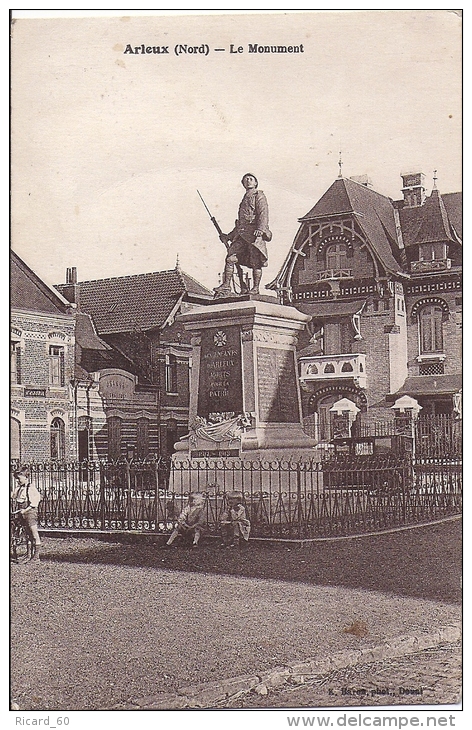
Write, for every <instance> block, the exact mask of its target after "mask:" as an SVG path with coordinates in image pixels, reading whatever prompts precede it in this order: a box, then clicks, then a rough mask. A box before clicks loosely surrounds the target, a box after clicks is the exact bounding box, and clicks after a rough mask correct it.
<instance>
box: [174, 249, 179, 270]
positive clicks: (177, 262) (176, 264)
mask: <svg viewBox="0 0 472 730" xmlns="http://www.w3.org/2000/svg"><path fill="white" fill-rule="evenodd" d="M175 268H176V270H177V271H180V262H179V253H178V252H177V258H176V260H175Z"/></svg>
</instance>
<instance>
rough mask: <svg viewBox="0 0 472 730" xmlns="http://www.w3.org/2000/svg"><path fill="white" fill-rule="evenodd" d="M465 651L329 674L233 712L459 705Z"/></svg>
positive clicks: (455, 648) (449, 649)
mask: <svg viewBox="0 0 472 730" xmlns="http://www.w3.org/2000/svg"><path fill="white" fill-rule="evenodd" d="M461 662H462V659H461V645H460V644H459V643H457V644H443V645H442V646H439V647H436V648H434V649H428V650H425V651H422V652H418V653H417V654H410V655H408V656H404V657H401V658H399V659H390V660H385V661H382V662H375V663H372V664H364V665H360V666H356V667H349V668H347V669H343V670H338V671H335V672H331V673H330V674H327V675H325V676H323V677H317V678H316V679H315V680H312V681H310V680H308V681H307V683H306V684H303V685H297V686H294V687H291V688H286V687H285V688H284V689H281V690H278V691H277V690H272V691H270V692H269V694H268V695H265V696H257V695H255V694H251V695H248V696H246V697H242V698H239V699H238V700H234V701H233V702H231V703H229V704H228V705H227V706H228V707H232V708H247V709H250V708H256V707H260V708H276V707H305V708H306V707H326V708H329V707H369V706H379V705H439V704H455V703H458V702H460V701H461Z"/></svg>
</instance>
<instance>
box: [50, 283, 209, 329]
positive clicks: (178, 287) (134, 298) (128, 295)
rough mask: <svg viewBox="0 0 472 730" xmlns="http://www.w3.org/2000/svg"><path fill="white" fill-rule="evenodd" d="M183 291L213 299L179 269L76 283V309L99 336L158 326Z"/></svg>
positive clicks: (59, 286)
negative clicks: (92, 325)
mask: <svg viewBox="0 0 472 730" xmlns="http://www.w3.org/2000/svg"><path fill="white" fill-rule="evenodd" d="M57 288H58V289H59V291H61V289H63V288H64V285H58V287H57ZM184 294H188V295H190V296H195V297H203V298H213V292H210V291H209V290H208V289H206V288H205V287H204V286H202V285H201V284H199V283H198V282H197V281H196V280H195V279H193V278H192V277H191V276H188V274H185V273H184V272H182V271H180V270H179V269H172V270H171V271H156V272H153V273H149V274H136V275H132V276H118V277H115V278H110V279H97V280H95V281H82V282H80V283H79V296H80V309H81V311H82V312H86V313H87V314H90V315H91V317H92V319H93V321H94V324H95V326H96V328H97V331H98V332H99V333H100V335H107V334H114V333H118V332H132V331H135V330H150V329H155V328H158V327H161V326H162V325H163V324H164V323H165V321H166V320H167V318H168V317H169V315H170V314H171V312H172V310H173V309H174V307H175V306H176V304H177V303H178V301H179V300H180V299H181V297H182V296H183V295H184Z"/></svg>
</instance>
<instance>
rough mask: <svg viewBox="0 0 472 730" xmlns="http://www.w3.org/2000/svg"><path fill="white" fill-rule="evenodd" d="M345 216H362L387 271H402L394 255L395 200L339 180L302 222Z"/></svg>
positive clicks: (396, 248)
mask: <svg viewBox="0 0 472 730" xmlns="http://www.w3.org/2000/svg"><path fill="white" fill-rule="evenodd" d="M343 213H358V214H359V217H358V223H359V225H360V226H361V228H362V229H363V230H364V233H365V234H366V236H367V238H368V239H369V241H370V242H371V244H372V245H373V246H375V250H376V253H377V254H378V256H379V258H380V261H381V262H382V264H383V265H384V266H385V268H386V269H387V271H390V272H397V271H399V270H400V265H399V264H398V262H397V261H396V259H395V256H394V255H393V253H392V249H393V250H394V251H395V252H397V251H398V243H397V235H396V228H395V218H394V212H393V203H392V200H391V199H390V198H387V197H385V195H381V194H380V193H377V192H376V191H375V190H372V189H370V188H368V187H367V186H366V185H362V184H361V183H358V182H355V181H354V180H349V179H347V178H338V179H337V180H335V181H334V183H333V184H332V185H331V187H329V188H328V190H327V191H326V192H325V194H324V195H323V196H322V197H321V198H320V199H319V201H318V202H317V203H316V205H315V206H314V207H313V208H312V209H311V210H310V211H309V212H308V213H307V214H306V215H304V216H303V218H300V222H304V221H311V220H314V219H317V218H322V217H325V216H333V215H340V214H343Z"/></svg>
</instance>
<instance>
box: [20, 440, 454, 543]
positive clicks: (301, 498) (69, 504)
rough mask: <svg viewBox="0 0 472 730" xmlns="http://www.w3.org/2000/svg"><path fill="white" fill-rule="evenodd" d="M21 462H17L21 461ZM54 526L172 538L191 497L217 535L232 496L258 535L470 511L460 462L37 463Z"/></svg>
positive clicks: (385, 458) (349, 529) (373, 527)
mask: <svg viewBox="0 0 472 730" xmlns="http://www.w3.org/2000/svg"><path fill="white" fill-rule="evenodd" d="M13 466H15V465H13ZM28 466H29V468H30V472H31V481H32V482H33V483H34V484H35V485H36V486H37V487H38V489H39V491H40V492H41V494H42V500H41V502H40V507H39V520H40V527H42V528H44V529H48V530H74V531H81V530H100V531H109V532H114V531H130V532H140V533H151V534H163V535H164V534H168V533H169V532H171V531H172V529H173V528H174V526H175V524H176V520H177V518H178V516H179V514H180V512H181V510H182V508H183V507H184V506H185V505H186V504H187V501H188V494H189V492H191V491H192V492H195V491H200V492H203V493H204V494H205V497H206V501H205V504H206V513H207V523H208V532H209V534H217V532H218V530H219V523H220V519H221V515H222V512H223V511H224V510H225V509H226V506H227V495H228V493H229V492H231V491H234V490H237V491H240V492H242V493H243V499H244V503H245V506H246V512H247V516H248V517H249V519H250V521H251V535H252V536H254V537H267V538H279V539H280V538H286V539H309V538H315V537H335V536H343V535H351V534H361V533H365V532H370V531H377V530H384V529H389V528H392V527H399V526H404V525H410V524H415V523H423V522H429V521H434V520H436V519H439V518H441V517H444V516H448V515H455V514H460V513H461V510H462V461H461V460H460V459H455V460H454V459H451V458H448V459H441V458H433V457H431V458H422V459H421V460H415V461H414V460H412V458H411V457H410V456H409V455H408V454H406V455H404V456H402V457H399V456H398V455H396V454H394V453H387V454H382V455H369V456H352V455H345V454H337V455H329V456H327V457H326V458H324V459H322V460H321V461H315V460H313V461H309V462H301V461H297V462H290V461H283V460H278V461H270V462H264V461H243V460H238V459H231V460H224V459H209V458H205V459H196V460H188V461H182V462H178V461H177V462H175V463H172V462H169V461H168V460H165V459H157V460H153V461H142V462H138V461H129V462H128V461H126V460H120V461H118V462H114V463H111V462H84V463H60V462H48V463H31V464H29V465H28Z"/></svg>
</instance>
